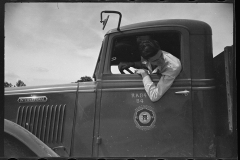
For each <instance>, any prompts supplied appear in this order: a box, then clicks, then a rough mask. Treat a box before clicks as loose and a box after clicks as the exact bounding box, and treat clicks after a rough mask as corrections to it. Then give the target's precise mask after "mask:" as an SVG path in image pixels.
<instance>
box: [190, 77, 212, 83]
mask: <svg viewBox="0 0 240 160" xmlns="http://www.w3.org/2000/svg"><path fill="white" fill-rule="evenodd" d="M192 81H193V82H199V81H215V79H214V78H211V79H192Z"/></svg>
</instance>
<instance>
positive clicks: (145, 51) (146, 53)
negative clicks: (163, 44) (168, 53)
mask: <svg viewBox="0 0 240 160" xmlns="http://www.w3.org/2000/svg"><path fill="white" fill-rule="evenodd" d="M139 50H140V53H141V56H142V57H143V58H144V59H146V60H148V59H149V58H151V57H154V56H155V55H156V54H157V52H158V51H159V50H160V46H159V45H158V42H157V41H155V40H152V39H147V40H142V41H141V42H140V43H139Z"/></svg>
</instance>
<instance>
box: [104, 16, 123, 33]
mask: <svg viewBox="0 0 240 160" xmlns="http://www.w3.org/2000/svg"><path fill="white" fill-rule="evenodd" d="M103 13H116V14H118V15H119V20H118V27H117V30H118V31H120V23H121V19H122V14H121V13H120V12H118V11H102V12H101V21H100V22H101V23H103V30H104V28H105V26H106V24H107V21H108V18H109V15H108V17H107V18H106V19H104V20H102V14H103Z"/></svg>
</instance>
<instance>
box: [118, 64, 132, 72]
mask: <svg viewBox="0 0 240 160" xmlns="http://www.w3.org/2000/svg"><path fill="white" fill-rule="evenodd" d="M133 65H134V63H133V62H120V63H119V65H118V69H119V71H120V72H121V73H123V70H124V69H128V68H130V67H132V66H133Z"/></svg>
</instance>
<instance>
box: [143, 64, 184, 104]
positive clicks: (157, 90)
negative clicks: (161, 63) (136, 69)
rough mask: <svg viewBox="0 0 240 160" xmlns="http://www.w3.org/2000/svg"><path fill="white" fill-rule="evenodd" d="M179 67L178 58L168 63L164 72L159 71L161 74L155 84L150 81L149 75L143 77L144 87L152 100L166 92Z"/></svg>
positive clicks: (178, 71) (154, 100)
mask: <svg viewBox="0 0 240 160" xmlns="http://www.w3.org/2000/svg"><path fill="white" fill-rule="evenodd" d="M181 68H182V67H181V63H180V61H179V60H178V59H177V60H175V61H172V62H171V63H169V65H168V66H167V67H166V69H164V72H162V73H161V74H162V76H161V78H160V80H159V82H158V83H157V85H155V84H154V83H153V82H152V80H151V78H150V76H145V77H144V78H143V85H144V88H145V90H146V92H147V94H148V96H149V98H150V100H151V101H152V102H156V101H158V100H159V99H160V98H161V97H162V96H163V95H164V94H165V93H166V91H167V90H168V89H169V88H170V87H171V85H172V84H173V82H174V80H175V78H176V77H177V76H178V74H179V73H180V71H181Z"/></svg>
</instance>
